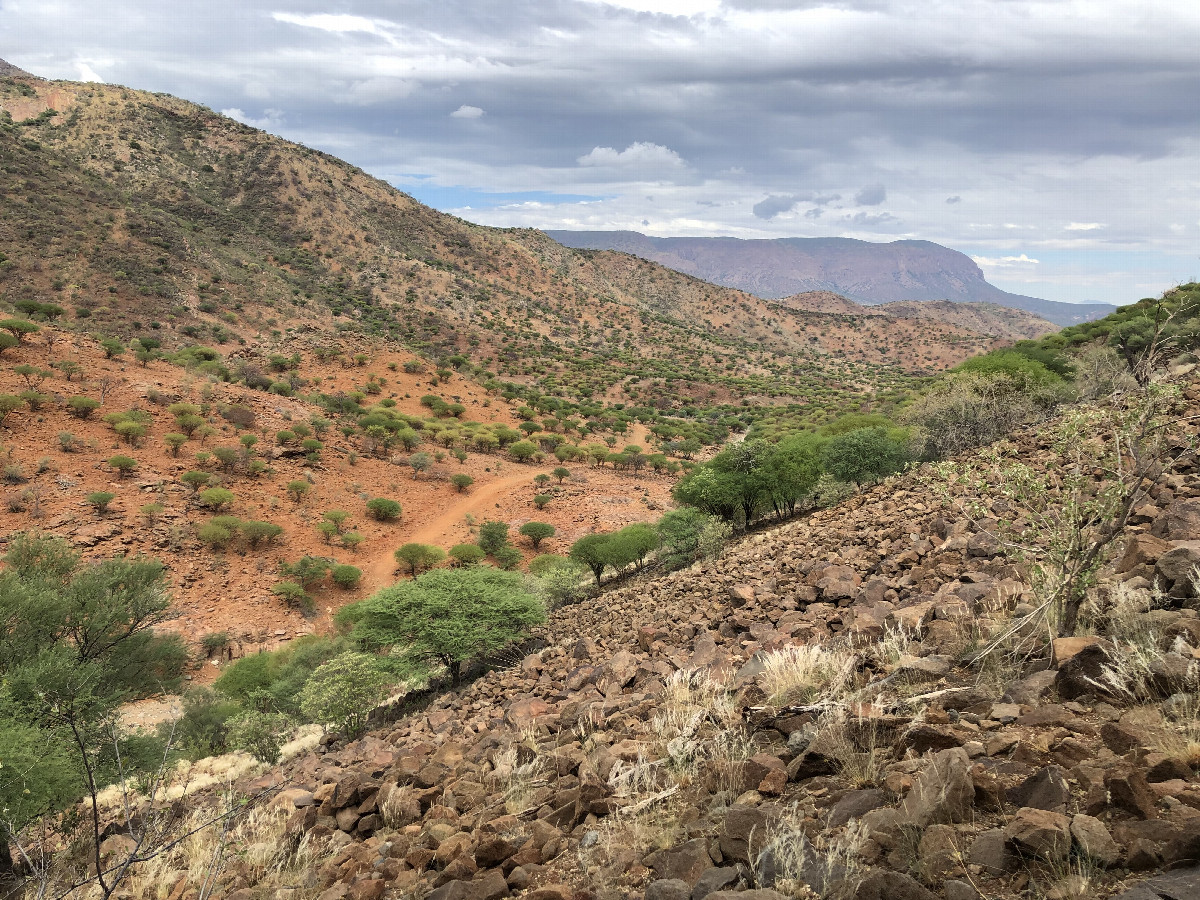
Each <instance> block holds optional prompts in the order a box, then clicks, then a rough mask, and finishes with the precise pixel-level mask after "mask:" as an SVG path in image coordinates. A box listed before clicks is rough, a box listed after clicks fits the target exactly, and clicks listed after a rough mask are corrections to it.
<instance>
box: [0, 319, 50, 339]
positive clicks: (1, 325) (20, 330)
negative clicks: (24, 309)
mask: <svg viewBox="0 0 1200 900" xmlns="http://www.w3.org/2000/svg"><path fill="white" fill-rule="evenodd" d="M0 329H3V330H5V331H7V332H8V333H9V334H11V335H12V336H13V337H14V338H16V340H17V343H18V344H19V343H21V342H22V341H23V340H25V338H26V336H27V335H31V334H36V333H37V332H39V331H41V330H42V329H41V326H39V325H35V324H34V323H33V322H30V321H28V320H27V319H0Z"/></svg>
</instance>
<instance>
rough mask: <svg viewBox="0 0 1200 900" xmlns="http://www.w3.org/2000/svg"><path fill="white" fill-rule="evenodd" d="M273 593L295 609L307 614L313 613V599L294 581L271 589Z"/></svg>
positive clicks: (283, 582) (281, 583)
mask: <svg viewBox="0 0 1200 900" xmlns="http://www.w3.org/2000/svg"><path fill="white" fill-rule="evenodd" d="M271 593H272V594H274V595H275V596H276V597H278V598H279V599H280V600H282V601H283V602H284V603H286V604H287V605H288V606H290V607H292V608H293V609H299V610H301V611H302V612H304V613H306V614H307V613H311V612H312V611H313V601H312V597H310V596H308V591H306V590H304V588H302V587H301V586H300V585H298V584H296V582H294V581H281V582H279V584H277V585H275V586H274V587H272V588H271Z"/></svg>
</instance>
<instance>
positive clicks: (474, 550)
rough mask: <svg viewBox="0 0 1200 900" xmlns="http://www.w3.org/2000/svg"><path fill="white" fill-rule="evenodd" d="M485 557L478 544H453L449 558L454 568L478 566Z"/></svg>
mask: <svg viewBox="0 0 1200 900" xmlns="http://www.w3.org/2000/svg"><path fill="white" fill-rule="evenodd" d="M486 556H487V554H486V553H484V552H483V549H482V548H481V547H480V546H479V545H478V544H455V545H454V546H453V547H451V548H450V558H451V559H452V560H454V565H456V566H474V565H478V564H479V563H481V562H482V561H483V559H484V557H486Z"/></svg>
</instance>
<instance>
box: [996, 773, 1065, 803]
mask: <svg viewBox="0 0 1200 900" xmlns="http://www.w3.org/2000/svg"><path fill="white" fill-rule="evenodd" d="M1070 799H1071V789H1070V788H1069V787H1067V774H1066V773H1065V772H1064V771H1063V770H1062V769H1060V768H1059V767H1058V766H1047V767H1046V768H1044V769H1039V770H1038V771H1036V772H1034V773H1033V774H1032V775H1030V776H1029V777H1028V778H1026V779H1025V780H1024V781H1022V782H1021V783H1020V784H1018V785H1017V786H1016V787H1014V788H1010V789H1009V791H1008V802H1009V803H1011V804H1012V805H1013V806H1017V807H1021V806H1025V807H1031V808H1033V809H1048V810H1052V811H1054V812H1065V811H1066V808H1067V801H1068V800H1070Z"/></svg>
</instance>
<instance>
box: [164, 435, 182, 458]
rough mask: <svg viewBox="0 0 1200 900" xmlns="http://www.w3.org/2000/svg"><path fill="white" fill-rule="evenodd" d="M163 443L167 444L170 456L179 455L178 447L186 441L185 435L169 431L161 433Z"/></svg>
mask: <svg viewBox="0 0 1200 900" xmlns="http://www.w3.org/2000/svg"><path fill="white" fill-rule="evenodd" d="M163 443H164V444H166V445H167V449H169V450H170V451H171V455H172V456H179V449H180V448H181V447H182V446H183V445H184V444H186V443H187V435H186V434H179V433H178V432H175V431H171V432H168V433H166V434H164V435H163Z"/></svg>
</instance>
